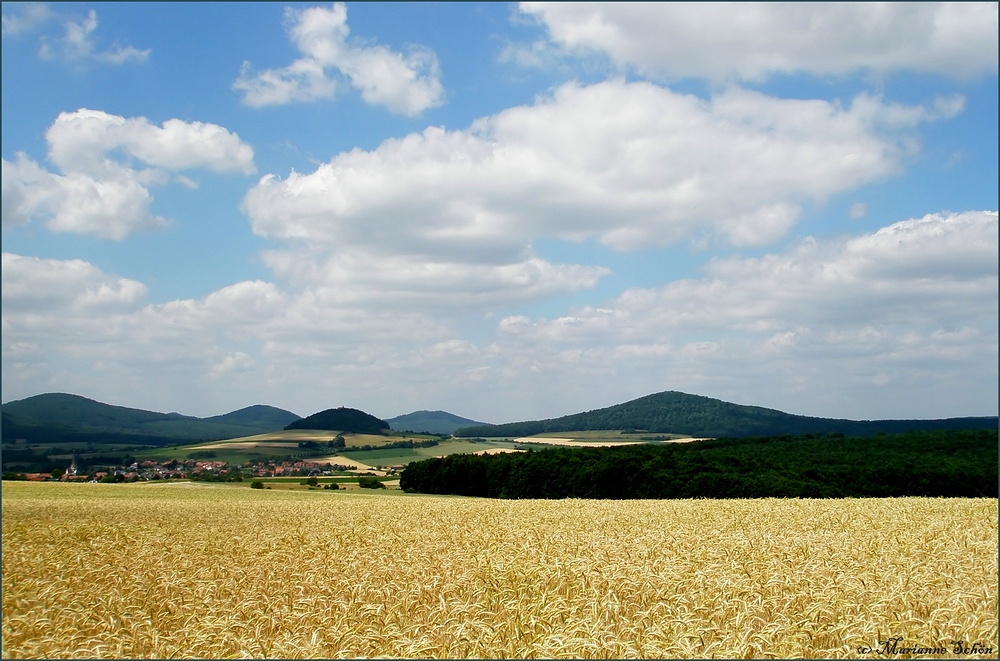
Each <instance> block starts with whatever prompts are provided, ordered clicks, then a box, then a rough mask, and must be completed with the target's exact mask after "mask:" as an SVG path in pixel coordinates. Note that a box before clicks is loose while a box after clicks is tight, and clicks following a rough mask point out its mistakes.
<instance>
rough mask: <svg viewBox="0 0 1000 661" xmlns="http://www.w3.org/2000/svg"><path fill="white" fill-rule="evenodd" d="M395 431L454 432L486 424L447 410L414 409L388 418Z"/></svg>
mask: <svg viewBox="0 0 1000 661" xmlns="http://www.w3.org/2000/svg"><path fill="white" fill-rule="evenodd" d="M386 422H388V423H389V426H390V427H391V428H392V429H393V430H394V431H409V432H423V431H425V432H429V433H431V434H453V433H455V430H456V429H460V428H462V427H472V426H477V425H485V424H487V423H485V422H476V421H475V420H469V419H468V418H463V417H461V416H457V415H455V414H453V413H448V412H447V411H414V412H413V413H407V414H406V415H398V416H396V417H395V418H389V419H388V420H386Z"/></svg>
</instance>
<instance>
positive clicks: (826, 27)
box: [513, 2, 997, 82]
mask: <svg viewBox="0 0 1000 661" xmlns="http://www.w3.org/2000/svg"><path fill="white" fill-rule="evenodd" d="M520 11H521V12H523V13H524V14H526V15H529V16H532V17H534V18H535V19H537V20H538V21H539V23H540V24H541V25H543V26H544V27H545V29H546V31H547V33H548V42H547V43H539V44H536V45H534V46H533V47H527V48H524V49H523V52H522V53H520V54H519V56H518V55H517V54H515V56H513V57H514V59H520V60H521V61H523V62H532V61H534V62H538V61H540V60H544V57H543V55H544V50H545V48H546V47H549V48H555V49H556V50H557V51H561V52H563V53H567V54H573V55H588V54H601V55H604V56H606V57H608V58H609V59H610V60H611V62H612V63H613V64H614V65H615V66H617V67H621V68H631V69H635V70H636V71H638V72H639V73H641V74H643V75H647V76H651V77H653V78H657V79H669V80H676V79H681V78H686V77H700V78H707V79H709V80H713V81H716V82H729V81H734V80H749V81H759V80H762V79H764V78H767V77H769V76H772V75H775V74H795V73H808V74H812V75H817V76H827V75H844V74H849V73H854V72H859V71H860V72H872V73H875V74H885V73H889V72H893V71H912V72H922V73H935V74H941V75H944V76H949V77H955V78H971V77H974V76H978V75H982V74H989V73H996V71H997V5H996V3H992V2H978V3H950V2H921V3H794V4H788V3H710V4H702V3H697V4H695V3H679V2H678V3H613V2H608V3H604V2H595V3H547V2H523V3H521V4H520Z"/></svg>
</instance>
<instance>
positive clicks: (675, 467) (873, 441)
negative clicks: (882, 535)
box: [400, 428, 998, 499]
mask: <svg viewBox="0 0 1000 661" xmlns="http://www.w3.org/2000/svg"><path fill="white" fill-rule="evenodd" d="M997 448H998V434H997V430H996V429H995V428H994V429H991V430H979V429H973V430H955V431H915V432H907V433H902V434H878V435H875V436H869V437H845V436H842V435H840V434H837V433H834V434H831V435H827V436H820V435H815V434H806V435H799V436H762V437H754V438H721V439H716V440H710V441H701V442H695V443H686V444H655V445H654V444H645V445H629V446H620V447H611V448H553V449H544V450H538V451H529V452H525V453H518V454H494V455H451V456H447V457H443V458H438V459H428V460H425V461H420V462H414V463H411V464H409V465H408V466H407V467H406V468H405V469H404V470H403V473H402V476H401V479H400V486H401V487H402V488H403V489H404V490H406V491H410V492H419V493H430V494H454V495H462V496H481V497H487V498H608V499H632V498H767V497H779V498H843V497H890V496H891V497H897V496H931V497H938V496H943V497H990V498H996V497H997V492H998V486H997V485H998V483H997V480H998V475H997V465H998V456H997Z"/></svg>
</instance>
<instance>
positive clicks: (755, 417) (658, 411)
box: [455, 391, 997, 438]
mask: <svg viewBox="0 0 1000 661" xmlns="http://www.w3.org/2000/svg"><path fill="white" fill-rule="evenodd" d="M996 428H997V418H996V417H984V418H948V419H944V420H839V419H834V418H814V417H810V416H804V415H793V414H790V413H785V412H783V411H777V410H775V409H768V408H763V407H760V406H745V405H742V404H733V403H730V402H724V401H722V400H719V399H713V398H711V397H703V396H701V395H689V394H687V393H682V392H676V391H668V392H661V393H656V394H653V395H647V396H645V397H640V398H639V399H634V400H632V401H630V402H625V403H624V404H617V405H615V406H609V407H607V408H603V409H596V410H594V411H587V412H585V413H575V414H573V415H567V416H563V417H561V418H552V419H549V420H532V421H527V422H511V423H507V424H503V425H486V426H479V427H465V428H463V429H459V430H457V431H456V432H455V436H459V437H463V438H467V437H471V436H492V437H497V436H508V437H518V436H533V435H535V434H542V433H546V432H567V431H597V430H621V431H627V432H637V431H642V432H650V433H656V434H659V433H678V434H690V435H692V436H710V437H739V436H775V435H780V434H825V433H830V432H837V433H841V434H847V435H857V436H863V435H868V434H876V433H879V432H882V433H887V434H891V433H903V432H909V431H918V430H934V429H949V430H955V429H996Z"/></svg>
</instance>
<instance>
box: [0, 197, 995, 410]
mask: <svg viewBox="0 0 1000 661" xmlns="http://www.w3.org/2000/svg"><path fill="white" fill-rule="evenodd" d="M997 235H998V232H997V213H996V212H995V211H990V212H965V213H958V214H932V215H928V216H926V217H924V218H919V219H913V220H907V221H903V222H898V223H895V224H892V225H889V226H887V227H885V228H883V229H882V230H879V231H878V232H875V233H871V234H865V235H861V236H855V237H844V238H842V239H837V240H833V239H829V240H823V241H817V240H804V241H802V242H800V243H799V244H797V245H794V246H792V247H790V248H788V249H786V250H783V251H780V252H775V253H772V254H769V255H765V256H763V257H760V258H755V259H746V258H735V259H725V260H715V261H713V262H711V263H710V264H709V265H708V267H707V268H706V272H705V274H704V277H701V278H698V279H692V280H679V281H675V282H672V283H668V284H666V285H664V286H662V287H657V288H651V289H633V290H629V291H626V292H624V293H623V294H621V295H620V296H618V297H617V298H615V299H614V300H612V301H609V303H608V304H606V305H605V306H604V307H602V308H592V307H584V308H581V309H578V310H574V311H572V312H570V313H569V314H566V315H564V316H562V317H559V318H555V319H531V318H529V317H527V316H525V315H514V316H509V317H506V318H503V319H502V320H499V321H498V322H497V323H496V326H495V334H494V335H493V336H492V337H485V338H480V339H478V340H472V339H471V338H468V337H463V334H462V333H461V332H459V330H458V329H457V328H456V327H455V326H456V323H457V321H456V320H458V319H461V318H462V317H463V314H462V311H457V310H456V309H455V308H448V307H447V306H446V304H444V303H443V302H442V301H441V300H434V299H432V298H427V297H424V298H420V297H419V296H418V297H417V300H415V301H412V302H411V303H410V304H407V303H406V301H405V297H404V296H398V297H395V298H393V296H391V295H387V296H385V297H383V298H377V297H375V298H372V299H367V298H366V297H365V296H361V297H355V296H352V295H351V292H352V291H366V292H368V293H372V294H374V292H375V291H376V290H377V289H378V287H379V286H380V285H379V284H378V283H375V282H361V284H359V283H357V282H342V283H341V284H340V286H339V287H338V286H335V284H336V283H334V284H331V283H329V282H327V281H314V280H311V281H307V282H303V283H302V284H301V285H299V286H293V287H292V291H291V292H284V291H281V290H279V289H278V288H277V287H276V286H275V285H274V284H271V283H267V282H261V281H248V282H240V283H236V284H234V285H232V286H229V287H225V288H223V289H220V290H219V291H217V292H214V293H212V294H210V295H209V296H206V297H204V298H202V299H198V300H181V301H171V302H168V303H164V304H155V305H150V304H147V303H146V302H145V294H146V293H145V287H144V286H143V285H142V284H141V283H138V282H135V281H133V280H129V279H127V278H120V277H118V276H114V275H111V274H107V273H104V272H102V271H100V270H99V269H97V268H96V267H94V266H93V265H91V264H88V263H87V262H83V261H81V260H69V261H60V260H43V259H37V258H30V257H20V256H18V255H10V254H5V255H4V256H3V306H2V315H3V334H2V340H3V356H4V358H3V360H4V376H3V378H4V391H5V394H6V395H7V396H8V397H12V396H13V397H16V396H24V395H25V394H31V388H32V387H34V388H35V392H38V391H44V390H69V391H74V390H75V389H77V388H76V387H77V386H78V385H81V384H83V383H87V384H89V385H87V386H86V390H85V392H87V393H88V394H89V395H90V396H98V397H99V398H100V397H103V398H104V399H106V400H107V401H113V402H115V403H124V404H131V405H140V406H146V407H154V408H155V404H156V402H158V401H161V400H162V401H164V402H171V401H178V398H179V399H180V401H188V402H194V401H198V402H199V404H198V405H199V406H200V407H201V409H200V410H196V411H188V412H191V413H200V414H203V415H208V414H214V413H218V412H220V411H223V410H226V407H227V406H228V407H231V408H235V407H236V406H237V405H245V403H243V404H239V402H256V401H265V402H267V403H272V404H275V405H278V406H284V407H286V408H291V409H292V410H299V411H301V412H306V413H308V412H310V411H311V410H319V409H321V408H326V407H328V406H330V405H332V404H334V403H343V404H345V405H354V406H358V407H361V408H364V409H366V410H372V411H374V412H375V413H376V414H379V415H383V416H390V415H396V414H399V413H401V412H405V411H407V410H413V409H416V408H429V407H434V408H445V409H448V410H453V411H455V412H457V413H460V414H464V415H469V416H471V417H477V416H478V417H479V418H480V419H495V420H497V421H503V420H509V419H514V418H520V419H526V418H527V419H530V418H532V417H539V416H548V415H556V414H561V413H571V412H576V411H579V410H584V409H586V408H595V407H598V406H606V405H609V404H612V403H616V402H621V401H625V400H627V399H630V398H632V397H635V396H640V395H644V394H648V393H650V392H657V391H660V390H666V389H678V390H683V391H687V392H696V393H699V394H706V395H710V396H716V397H722V398H724V399H728V400H730V401H737V402H742V403H750V404H758V405H764V406H774V407H779V408H783V409H785V410H790V411H793V412H799V413H813V414H820V415H842V416H847V417H905V416H912V417H928V416H949V415H975V414H983V413H988V412H989V411H991V410H993V411H995V406H996V397H997V391H996V384H997V372H996V365H997V296H998V287H997V270H998V269H997V266H998V265H997V247H998V240H997ZM411 275H412V274H411ZM459 275H460V276H461V275H463V274H459ZM384 276H385V274H384V273H381V272H380V273H378V274H377V276H376V279H377V278H381V277H384ZM474 277H477V276H474ZM456 280H457V279H456ZM440 284H441V283H438V285H440ZM450 285H454V286H455V289H454V290H450V291H451V293H452V294H453V295H454V296H456V297H458V298H459V300H460V301H463V302H468V301H469V300H470V297H471V296H472V294H470V293H469V292H463V291H461V289H460V288H459V286H458V282H457V281H456V282H454V283H450V284H449V283H447V282H446V283H444V286H445V287H446V288H447V287H448V286H450ZM390 286H394V285H390ZM366 288H367V289H366ZM344 290H346V292H345V291H344ZM463 297H464V298H463ZM154 372H155V373H156V374H157V375H158V376H157V379H156V380H155V382H151V380H150V379H149V378H148V375H149V374H151V373H154ZM95 373H100V374H104V375H106V376H107V378H105V379H101V380H100V382H99V383H97V384H96V385H95V383H94V381H93V379H92V375H93V374H95ZM761 384H767V386H766V387H762V386H761ZM886 388H892V389H893V390H892V392H893V394H892V395H886V394H884V389H886ZM26 390H27V391H28V392H25V391H26ZM138 392H141V393H142V398H141V399H136V398H137V395H136V393H138ZM192 393H194V394H192ZM241 398H242V399H241ZM216 402H218V403H216ZM387 402H391V403H392V404H391V405H390V404H387ZM386 406H390V407H391V408H390V410H385V407H386ZM163 407H164V409H166V408H175V407H171V406H170V405H169V404H164V405H163Z"/></svg>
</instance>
